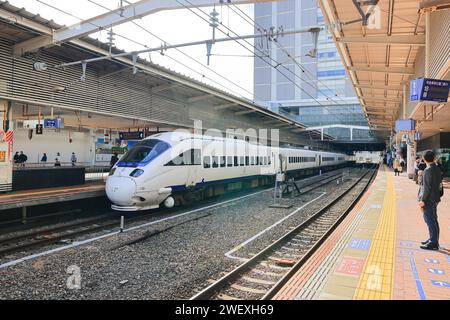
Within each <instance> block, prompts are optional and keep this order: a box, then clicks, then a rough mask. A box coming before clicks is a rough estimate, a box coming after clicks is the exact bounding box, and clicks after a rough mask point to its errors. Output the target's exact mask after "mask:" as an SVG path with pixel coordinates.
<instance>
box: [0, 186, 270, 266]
mask: <svg viewBox="0 0 450 320" xmlns="http://www.w3.org/2000/svg"><path fill="white" fill-rule="evenodd" d="M271 190H272V189H266V190H262V191H258V192H255V193H252V194H249V195H246V196H242V197H239V198H236V199H231V200H227V201H224V202H220V203H216V204H213V205H210V206H206V207H202V208H198V209H195V210H192V211H188V212H185V213H181V214H178V215H175V216H171V217H167V218H164V219H161V220H157V221H153V222H149V223H146V224H142V225H139V226H135V227H131V228H128V229H126V230H124V233H125V232H130V231H135V230H138V229H141V228H145V227H149V226H152V225H155V224H158V223H161V222H165V221H169V220H173V219H176V218H180V217H184V216H187V215H191V214H193V213H197V212H200V211H203V210H208V209H212V208H216V207H219V206H222V205H225V204H228V203H232V202H235V201H240V200H243V199H247V198H250V197H253V196H256V195H258V194H261V193H264V192H268V191H271ZM118 234H120V231H115V232H111V233H108V234H104V235H102V236H99V237H95V238H91V239H87V240H83V241H79V242H74V243H72V244H70V245H67V246H63V247H60V248H55V249H52V250H48V251H44V252H41V253H36V254H33V255H30V256H26V257H23V258H20V259H17V260H13V261H10V262H7V263H4V264H1V265H0V269H5V268H8V267H12V266H15V265H18V264H19V263H22V262H26V261H30V260H33V259H36V258H40V257H44V256H48V255H51V254H53V253H58V252H61V251H64V250H67V249H72V248H76V247H80V246H82V245H85V244H88V243H92V242H95V241H98V240H102V239H105V238H109V237H112V236H115V235H118Z"/></svg>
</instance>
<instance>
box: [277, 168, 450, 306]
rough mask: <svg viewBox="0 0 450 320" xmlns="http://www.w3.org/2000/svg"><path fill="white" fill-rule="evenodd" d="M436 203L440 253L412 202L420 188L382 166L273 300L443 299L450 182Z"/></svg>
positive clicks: (449, 272) (447, 280)
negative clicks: (424, 244) (426, 245)
mask: <svg viewBox="0 0 450 320" xmlns="http://www.w3.org/2000/svg"><path fill="white" fill-rule="evenodd" d="M445 188H446V190H445V195H444V198H443V202H442V203H441V204H440V205H439V207H438V215H439V222H440V229H441V235H440V242H441V243H440V245H441V250H440V251H426V250H422V249H420V248H419V246H420V242H421V241H423V240H425V239H427V238H428V232H427V228H426V225H425V222H424V221H423V217H422V213H421V211H420V209H419V208H418V206H417V200H416V197H417V191H418V186H417V185H416V184H415V183H414V182H413V181H412V180H409V179H408V178H407V177H406V174H403V176H401V177H394V174H393V173H392V172H390V171H388V169H386V168H385V167H383V168H381V169H380V171H379V173H378V175H377V178H376V180H375V181H374V183H373V185H372V186H371V188H370V189H369V190H368V192H367V193H366V195H365V196H364V197H363V198H362V199H361V201H360V202H359V204H358V205H357V206H356V207H355V208H354V209H353V210H352V212H351V213H350V214H349V215H348V216H347V218H346V219H345V220H344V221H343V222H342V224H341V225H340V226H339V227H338V228H337V229H336V230H335V232H334V233H333V234H332V235H331V236H330V238H328V240H327V241H325V242H324V244H323V245H322V246H321V248H320V249H319V250H318V251H316V252H315V253H314V255H313V256H312V257H311V258H310V259H309V260H308V262H307V263H306V264H305V265H303V266H302V268H301V269H299V270H298V271H297V273H296V274H295V275H294V276H293V277H292V278H291V279H290V280H289V282H287V283H286V285H285V286H284V287H283V288H282V289H281V290H280V292H279V293H278V294H277V295H276V296H275V297H274V299H275V300H312V299H316V300H404V299H406V300H432V299H439V300H442V299H444V300H448V299H449V297H450V255H449V254H450V251H449V249H450V232H449V230H450V215H449V213H450V183H449V181H446V182H445Z"/></svg>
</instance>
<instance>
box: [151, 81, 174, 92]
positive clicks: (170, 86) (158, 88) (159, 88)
mask: <svg viewBox="0 0 450 320" xmlns="http://www.w3.org/2000/svg"><path fill="white" fill-rule="evenodd" d="M179 86H181V85H180V84H178V83H176V84H173V83H172V84H163V85H160V86H156V87H153V88H152V89H151V92H152V93H158V92H163V91H167V90H171V89H175V88H177V87H179Z"/></svg>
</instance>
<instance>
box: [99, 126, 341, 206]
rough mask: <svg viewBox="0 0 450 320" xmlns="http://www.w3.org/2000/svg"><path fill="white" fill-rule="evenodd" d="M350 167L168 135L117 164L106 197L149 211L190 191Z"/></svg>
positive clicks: (310, 154) (335, 158)
mask: <svg viewBox="0 0 450 320" xmlns="http://www.w3.org/2000/svg"><path fill="white" fill-rule="evenodd" d="M280 155H281V157H280ZM280 158H281V159H283V160H282V163H281V162H280V161H281V160H280ZM344 162H345V156H344V155H342V154H335V153H327V152H316V151H309V150H301V149H285V148H272V147H267V146H262V145H256V144H251V143H248V142H245V141H242V140H235V139H225V138H213V137H205V136H195V135H192V134H182V133H162V134H158V135H154V136H152V137H149V138H147V139H145V140H143V141H141V142H139V143H138V144H136V145H135V146H134V147H133V148H132V149H131V150H130V151H129V152H128V153H127V154H126V155H125V156H124V157H123V158H122V159H121V160H120V161H119V162H118V163H117V164H116V166H115V167H114V168H113V170H112V171H111V174H110V176H109V177H108V179H107V182H106V193H107V196H108V198H109V199H110V200H111V202H112V203H113V204H114V205H113V208H114V209H116V210H121V211H138V210H147V209H153V208H158V207H159V206H160V205H161V204H162V203H163V202H164V201H165V200H166V199H168V198H169V197H170V196H171V195H173V193H175V192H178V191H186V190H189V189H190V188H201V187H206V186H210V185H211V184H220V183H232V182H238V181H241V180H244V179H246V178H247V179H251V178H253V177H261V176H274V175H275V174H276V173H278V172H279V171H280V169H281V168H282V167H283V171H285V172H290V171H296V170H302V169H308V168H318V167H325V166H331V165H339V164H342V163H344Z"/></svg>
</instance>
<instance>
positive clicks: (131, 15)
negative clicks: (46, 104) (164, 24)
mask: <svg viewBox="0 0 450 320" xmlns="http://www.w3.org/2000/svg"><path fill="white" fill-rule="evenodd" d="M274 1H277V0H274ZM278 1H280V0H278ZM261 2H273V1H271V0H235V1H233V4H236V5H239V4H252V3H261ZM220 3H221V1H219V0H190V1H189V2H186V4H185V5H184V4H183V5H181V4H180V3H178V2H177V1H167V0H141V1H137V2H136V3H133V4H129V5H127V6H121V7H119V8H118V9H116V10H112V11H110V12H107V13H105V14H102V15H99V16H96V17H93V18H91V19H87V20H84V21H81V22H80V23H77V24H74V25H72V26H68V27H64V28H61V29H59V30H55V31H54V32H53V34H52V35H51V36H49V35H43V36H39V37H36V38H32V39H30V40H27V41H24V42H21V43H19V44H17V45H16V46H14V54H15V55H23V54H25V53H26V52H32V51H36V50H38V49H41V48H46V47H51V46H54V45H60V44H63V43H65V42H68V41H71V40H75V39H79V38H82V37H85V36H88V35H89V34H92V33H95V32H99V31H102V30H107V29H110V28H112V27H114V26H117V25H120V24H123V23H126V22H129V21H133V20H136V19H140V18H143V17H145V16H148V15H150V14H153V13H157V12H160V11H166V10H176V9H181V8H184V7H188V8H189V7H208V6H213V5H216V4H220Z"/></svg>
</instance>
